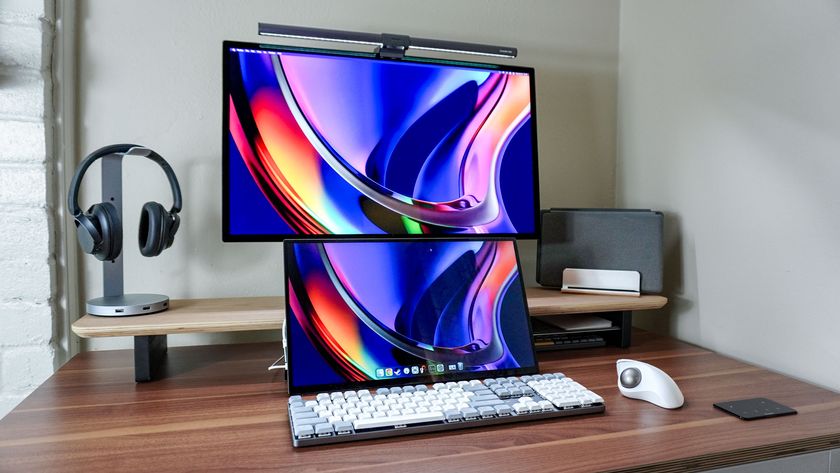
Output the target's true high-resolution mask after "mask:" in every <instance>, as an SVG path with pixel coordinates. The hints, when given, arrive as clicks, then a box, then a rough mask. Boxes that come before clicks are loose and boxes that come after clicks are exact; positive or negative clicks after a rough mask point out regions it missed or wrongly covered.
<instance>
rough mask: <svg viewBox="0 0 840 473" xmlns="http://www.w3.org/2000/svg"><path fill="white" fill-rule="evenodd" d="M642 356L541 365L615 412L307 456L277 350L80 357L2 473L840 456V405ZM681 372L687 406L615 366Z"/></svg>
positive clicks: (671, 355)
mask: <svg viewBox="0 0 840 473" xmlns="http://www.w3.org/2000/svg"><path fill="white" fill-rule="evenodd" d="M634 337H635V342H634V343H635V344H634V346H633V347H631V348H629V349H620V348H615V347H605V348H597V349H586V350H576V351H566V352H548V353H542V354H541V355H540V360H541V368H542V371H543V372H553V371H562V372H564V373H566V374H567V375H569V376H571V377H573V378H575V379H577V380H579V381H580V382H582V383H583V384H585V385H586V386H588V387H590V388H591V389H593V390H594V391H596V392H598V393H599V394H601V395H602V396H603V397H604V398H605V400H606V403H607V411H606V413H605V414H602V415H590V416H582V417H577V418H566V419H555V420H547V421H538V422H530V423H522V424H510V425H504V426H495V427H483V428H476V429H469V430H460V431H450V432H443V433H438V434H435V435H431V434H427V435H416V436H406V437H396V438H392V439H382V440H373V441H366V442H356V443H348V444H340V445H328V446H322V447H312V448H304V449H293V448H292V446H291V441H290V438H289V436H290V432H289V425H288V420H287V413H286V396H287V395H286V393H285V384H284V382H283V377H282V372H280V373H278V372H267V371H266V370H265V368H266V367H267V366H268V364H269V363H271V362H272V361H274V359H275V358H276V355H277V351H278V347H277V346H276V344H247V345H226V346H205V347H184V348H173V349H170V352H169V356H168V359H167V363H166V369H167V371H168V373H167V377H166V378H164V379H162V380H160V381H155V382H151V383H141V384H136V383H133V382H130V381H127V380H129V379H131V372H132V370H133V361H132V354H131V352H130V351H127V350H121V351H106V352H87V353H82V354H80V355H78V356H77V357H75V358H73V360H71V361H70V362H69V363H68V364H67V365H65V366H64V367H63V368H62V369H60V370H59V371H58V372H56V373H55V374H54V375H53V376H52V377H51V378H50V379H49V380H47V381H46V382H45V383H44V384H43V385H42V386H41V387H39V388H38V389H37V390H36V391H35V392H34V393H33V394H32V395H31V396H29V397H28V398H27V399H26V400H24V401H23V403H22V404H21V405H20V406H18V407H17V408H16V409H15V410H14V411H12V412H11V413H10V414H9V415H8V416H7V417H5V418H4V419H2V420H0V471H3V472H7V471H71V472H72V471H84V472H100V471H102V472H105V471H108V472H110V471H137V470H142V471H176V472H177V471H231V470H288V471H365V472H368V471H372V472H379V471H381V472H389V473H393V472H395V471H398V472H400V473H404V472H412V471H422V472H438V471H440V472H451V471H458V472H470V471H482V472H489V471H528V472H533V471H566V472H584V471H585V472H590V471H625V472H626V471H659V472H674V471H698V470H703V469H708V468H714V467H720V466H725V465H732V464H737V463H743V462H747V461H758V460H766V459H772V458H777V457H779V456H785V455H791V454H798V453H805V452H808V451H818V450H826V449H830V448H838V447H840V394H837V393H834V392H831V391H828V390H825V389H821V388H818V387H815V386H812V385H809V384H806V383H803V382H800V381H796V380H794V379H791V378H788V377H785V376H782V375H780V374H777V373H773V372H770V371H767V370H764V369H761V368H758V367H755V366H751V365H747V364H744V363H741V362H738V361H736V360H733V359H730V358H727V357H724V356H721V355H718V354H715V353H713V352H710V351H708V350H704V349H701V348H698V347H696V346H692V345H689V344H685V343H681V342H678V341H675V340H673V339H670V338H666V337H661V336H656V335H653V334H650V333H647V332H636V333H635V334H634ZM618 357H631V358H636V359H640V360H645V361H649V362H651V363H654V364H656V365H657V366H659V367H660V368H662V369H664V370H665V371H667V372H668V373H670V374H671V375H672V376H673V377H674V378H675V380H676V381H677V383H679V385H680V387H681V388H682V390H683V393H684V394H685V398H686V405H685V406H684V407H683V408H681V409H678V410H675V411H667V410H664V409H660V408H658V407H655V406H653V405H651V404H647V403H644V402H641V401H634V400H630V399H627V398H624V397H622V396H621V395H620V394H619V393H618V389H617V388H616V386H615V365H614V363H615V360H616V358H618ZM751 396H767V397H769V398H772V399H774V400H777V401H779V402H782V403H784V404H787V405H790V406H792V407H794V408H796V409H797V410H798V411H799V414H798V415H795V416H788V417H780V418H775V419H766V420H761V421H754V422H745V421H741V420H738V419H736V418H734V417H731V416H728V415H726V414H724V413H722V412H720V411H717V410H716V409H714V408H713V407H712V403H714V402H717V401H722V400H729V399H737V398H744V397H751Z"/></svg>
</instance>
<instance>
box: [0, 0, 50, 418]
mask: <svg viewBox="0 0 840 473" xmlns="http://www.w3.org/2000/svg"><path fill="white" fill-rule="evenodd" d="M51 9H52V2H49V1H48V2H44V1H37V2H36V1H30V2H26V1H14V0H13V1H4V2H3V3H2V4H0V418H2V417H3V416H4V415H6V413H7V412H8V411H10V410H11V409H12V408H13V407H14V406H15V405H17V404H18V403H19V402H20V401H21V400H23V398H24V397H25V396H26V395H27V394H29V393H30V392H31V391H32V390H33V389H35V387H37V386H38V385H39V384H40V383H41V382H43V381H44V380H45V379H46V378H47V377H49V375H50V374H52V371H53V363H54V357H55V347H54V344H53V339H52V338H53V337H52V335H53V323H54V317H53V316H54V311H53V308H52V307H51V306H50V297H51V295H52V287H51V278H50V273H51V266H53V265H54V260H53V258H52V250H51V243H50V224H49V223H50V222H49V219H50V213H51V211H50V209H49V208H48V193H47V182H48V171H47V170H48V164H49V163H50V159H49V158H50V157H49V156H48V154H47V146H46V143H47V137H48V135H49V133H50V121H49V120H46V119H45V116H49V100H50V94H49V93H48V91H49V90H50V87H51V85H50V79H49V64H50V51H51V43H50V39H51V33H52V24H51V22H50V16H51V13H52V11H51ZM45 110H47V112H46V113H45Z"/></svg>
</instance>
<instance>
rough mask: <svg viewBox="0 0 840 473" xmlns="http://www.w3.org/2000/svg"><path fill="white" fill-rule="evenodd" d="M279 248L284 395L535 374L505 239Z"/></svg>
mask: <svg viewBox="0 0 840 473" xmlns="http://www.w3.org/2000/svg"><path fill="white" fill-rule="evenodd" d="M284 247H285V262H286V263H285V264H286V276H285V277H286V330H287V344H288V346H287V353H288V362H289V365H288V366H289V373H288V374H289V391H290V392H291V393H305V392H314V391H319V390H334V389H341V388H344V387H349V386H352V387H354V388H356V387H364V386H373V385H377V386H385V385H390V384H410V383H415V382H416V383H429V382H437V381H452V380H459V379H470V378H476V377H490V376H510V375H520V374H531V373H536V372H537V361H536V357H535V355H534V348H533V344H532V341H531V326H530V320H529V317H528V309H527V303H526V299H525V292H524V286H523V282H522V276H521V271H520V269H519V262H518V257H517V250H516V244H515V242H514V241H513V240H510V239H483V240H463V239H459V240H453V239H448V240H440V239H435V240H422V241H421V240H406V239H402V240H394V239H390V240H381V239H376V240H329V241H328V240H294V241H292V240H287V241H286V244H285V245H284Z"/></svg>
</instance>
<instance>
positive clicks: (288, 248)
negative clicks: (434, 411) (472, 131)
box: [283, 236, 540, 394]
mask: <svg viewBox="0 0 840 473" xmlns="http://www.w3.org/2000/svg"><path fill="white" fill-rule="evenodd" d="M448 241H457V242H464V241H476V242H488V241H506V242H511V243H512V244H513V250H514V254H515V257H516V269H517V271H518V272H519V285H520V289H521V291H522V301H523V304H524V307H523V309H524V311H525V319H526V320H525V323H526V324H527V327H528V337H529V339H530V342H531V343H530V344H529V346H530V347H531V357H532V358H533V360H534V365H533V366H530V367H520V368H509V369H500V370H492V371H483V372H481V373H475V372H464V373H454V374H449V373H447V374H444V375H432V374H431V373H429V374H426V375H421V376H411V377H403V378H393V379H373V380H368V381H348V382H346V383H325V384H318V385H309V386H301V387H298V386H294V385H293V379H294V370H293V369H292V360H291V358H292V357H293V355H292V352H293V349H294V348H293V342H292V337H291V336H290V335H289V333H288V330H289V329H288V327H289V326H290V325H289V324H290V321H291V317H292V311H291V308H290V307H289V297H288V294H287V291H288V287H289V266H290V264H292V263H290V262H291V261H294V246H295V245H296V244H298V243H306V244H311V243H339V244H342V243H364V242H371V243H389V242H407V243H421V242H448ZM523 274H524V273H523V272H522V263H521V261H520V259H519V245H517V242H516V239H515V238H512V237H482V238H471V239H466V238H449V237H431V238H426V239H423V240H418V239H417V238H401V237H393V236H392V237H390V238H384V239H383V238H367V237H355V238H354V237H332V238H323V237H321V238H288V239H286V240H285V241H284V242H283V296H284V297H283V299H284V305H285V309H284V315H283V318H284V321H283V323H284V327H285V329H286V331H287V333H286V336H285V337H284V339H285V342H286V346H285V347H284V352H285V354H286V374H287V376H286V386H287V387H288V390H289V394H309V393H317V392H325V391H337V390H342V391H344V390H348V389H353V390H356V389H364V388H371V387H377V388H380V387H387V386H403V385H409V384H410V385H417V384H433V383H445V382H449V381H462V380H472V379H477V378H484V379H486V378H498V377H507V376H521V375H530V374H536V373H539V371H540V369H539V360H538V359H537V350H536V348H535V347H534V343H533V339H534V331H533V327H532V326H531V312H530V310H529V308H528V297H527V294H526V292H525V278H524V275H523Z"/></svg>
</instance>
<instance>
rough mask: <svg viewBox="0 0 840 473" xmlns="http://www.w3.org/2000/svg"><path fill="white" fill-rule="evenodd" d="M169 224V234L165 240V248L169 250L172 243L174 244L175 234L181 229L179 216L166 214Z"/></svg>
mask: <svg viewBox="0 0 840 473" xmlns="http://www.w3.org/2000/svg"><path fill="white" fill-rule="evenodd" d="M166 216H167V217H168V220H169V222H170V224H169V232H167V233H168V235H167V238H166V247H167V248H169V247H170V246H172V243H174V242H175V234H176V233H178V229H179V228H180V227H181V216H180V215H178V213H177V212H175V213H172V214H170V213H169V212H167V215H166Z"/></svg>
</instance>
